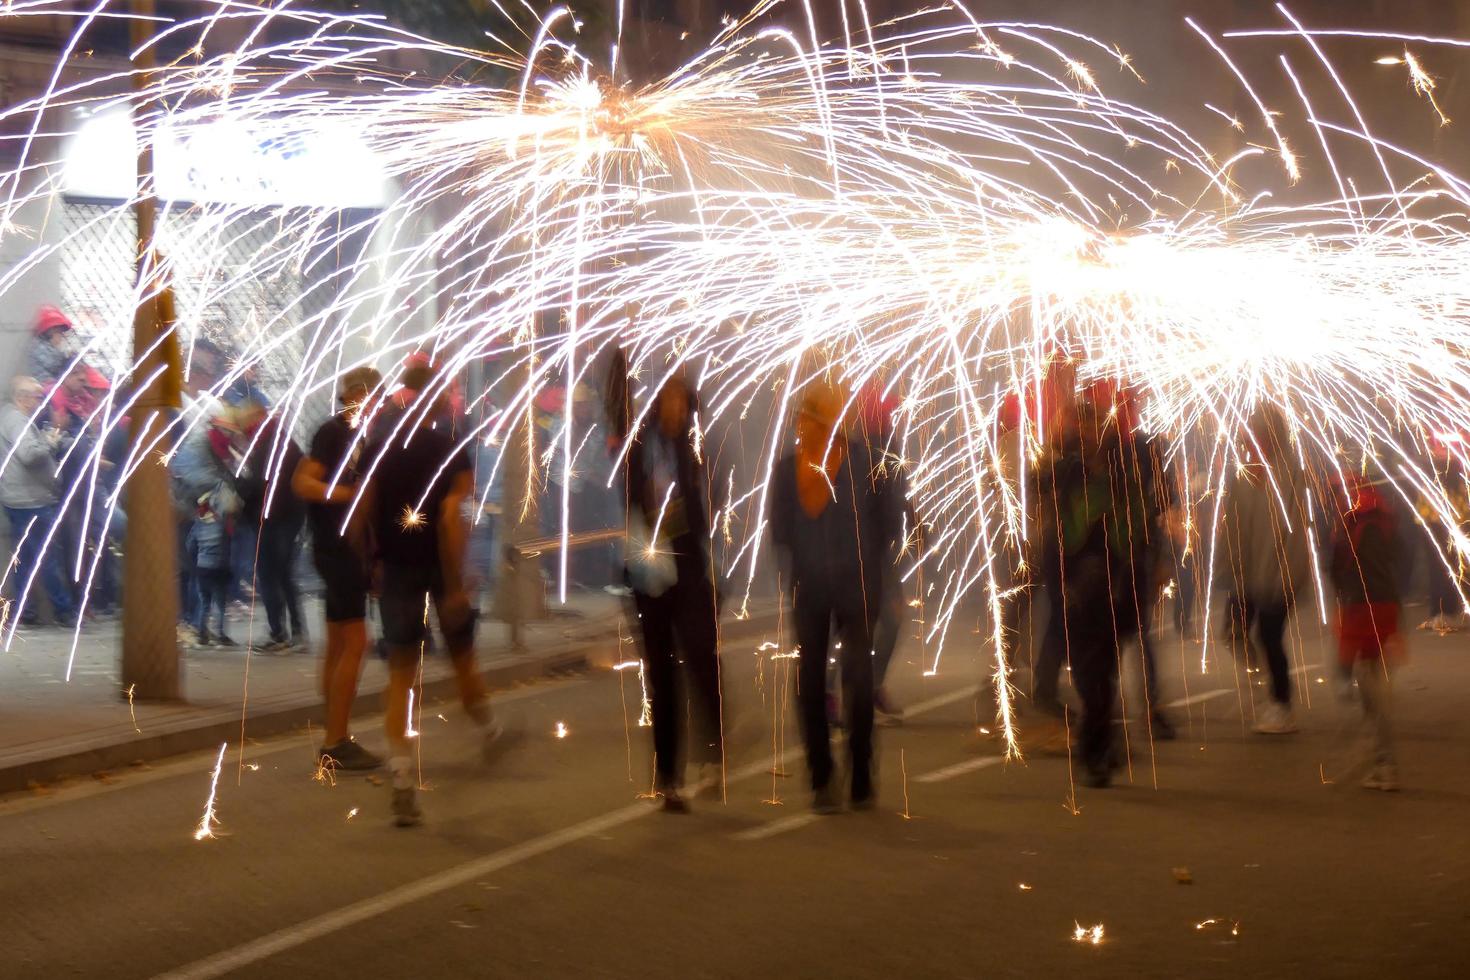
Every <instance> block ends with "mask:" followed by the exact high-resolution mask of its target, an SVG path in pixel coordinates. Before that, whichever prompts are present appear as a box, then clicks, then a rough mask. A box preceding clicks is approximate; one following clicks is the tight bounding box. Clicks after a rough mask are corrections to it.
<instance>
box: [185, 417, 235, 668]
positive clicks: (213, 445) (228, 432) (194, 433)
mask: <svg viewBox="0 0 1470 980" xmlns="http://www.w3.org/2000/svg"><path fill="white" fill-rule="evenodd" d="M191 404H192V406H193V407H194V410H195V411H196V412H197V413H201V414H202V418H203V419H208V420H209V421H208V424H207V425H194V426H192V427H191V428H190V429H189V430H188V431H186V432H185V433H184V435H183V438H182V439H181V440H180V441H179V444H178V446H177V447H176V448H175V450H174V454H173V458H172V460H171V461H170V463H169V481H170V484H171V493H172V496H173V503H174V513H175V517H176V519H177V520H178V525H179V526H178V546H179V552H178V553H179V616H180V620H181V625H180V630H181V637H180V639H181V641H184V640H186V639H187V634H188V632H190V631H192V630H193V628H194V622H195V619H196V615H197V612H198V609H197V606H198V604H199V584H198V582H197V581H196V578H195V574H194V563H193V560H192V559H191V558H190V557H189V550H188V549H187V548H186V547H184V542H185V541H187V540H188V538H189V530H190V528H192V527H193V524H194V514H195V510H196V508H197V507H198V501H199V498H200V497H202V496H204V495H205V494H207V493H213V492H215V491H216V490H217V489H218V490H219V496H218V497H217V498H216V504H217V509H218V510H219V512H220V513H222V514H224V515H225V516H227V517H234V516H236V515H238V514H239V512H240V497H239V493H238V490H237V487H236V480H235V469H236V467H237V466H238V465H239V462H240V459H241V457H240V454H239V452H238V450H237V449H236V448H235V440H236V439H237V438H238V437H239V435H240V427H239V426H238V425H237V424H236V423H235V418H236V415H235V413H234V412H233V411H231V410H229V409H226V408H225V407H224V406H223V405H221V404H220V403H219V402H218V401H217V400H215V399H213V398H212V397H210V396H209V395H207V394H202V395H196V396H193V398H192V400H191ZM220 488H223V489H220Z"/></svg>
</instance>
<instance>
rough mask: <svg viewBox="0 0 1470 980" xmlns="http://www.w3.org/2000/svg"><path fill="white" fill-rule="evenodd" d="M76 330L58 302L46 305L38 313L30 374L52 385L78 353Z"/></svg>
mask: <svg viewBox="0 0 1470 980" xmlns="http://www.w3.org/2000/svg"><path fill="white" fill-rule="evenodd" d="M75 346H76V330H75V329H74V328H73V327H72V324H71V320H69V319H67V316H66V314H65V313H62V312H61V310H60V309H58V308H57V307H55V306H43V307H41V309H40V310H39V311H38V312H37V314H36V325H35V328H34V336H33V337H32V339H31V348H30V353H29V355H28V357H27V370H29V371H30V376H31V377H32V378H34V379H35V380H36V381H37V382H39V383H40V384H41V385H44V386H48V387H49V386H50V385H52V384H54V383H55V382H56V380H57V379H58V378H60V377H61V375H62V374H63V373H64V372H65V371H66V366H67V365H68V364H70V363H71V360H72V358H73V357H74V356H75V350H74V348H75Z"/></svg>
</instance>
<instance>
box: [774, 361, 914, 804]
mask: <svg viewBox="0 0 1470 980" xmlns="http://www.w3.org/2000/svg"><path fill="white" fill-rule="evenodd" d="M844 401H845V398H844V395H843V394H842V392H841V391H840V390H839V389H837V388H836V387H834V386H833V385H832V384H831V383H830V382H821V381H818V382H814V383H812V384H810V385H809V386H808V387H807V388H806V390H805V391H803V392H802V395H801V401H800V404H799V407H798V411H797V417H796V422H795V429H796V445H795V447H794V450H793V452H792V453H791V454H789V455H787V456H786V457H784V458H783V459H782V460H781V461H780V462H779V463H778V464H777V465H776V468H775V470H774V472H773V473H772V477H771V490H770V495H771V538H772V540H773V542H774V543H775V546H776V550H777V553H778V555H779V556H780V558H781V559H782V564H783V572H784V575H783V577H784V578H785V580H786V582H787V583H788V586H787V587H788V589H789V591H790V596H791V608H792V614H793V617H794V619H795V621H796V637H797V645H798V648H799V652H800V665H799V676H798V683H797V688H798V692H797V693H798V697H799V700H800V705H801V719H802V734H803V735H804V737H805V740H806V756H807V766H808V768H809V769H810V774H811V787H812V794H813V799H812V808H813V809H814V810H815V811H816V812H817V813H822V814H827V813H835V812H837V811H838V810H839V809H840V808H841V792H840V789H839V787H838V786H836V785H834V780H833V763H832V747H831V744H830V741H829V723H828V718H827V706H826V683H825V681H826V676H827V657H828V652H829V649H830V641H831V638H832V631H833V627H834V625H835V627H836V631H837V633H838V635H839V636H840V637H841V647H842V650H841V656H840V661H841V666H840V670H841V675H842V702H843V710H844V713H845V716H846V718H845V722H846V731H847V746H848V754H849V767H848V769H849V772H850V774H851V780H852V785H851V787H850V800H851V803H852V806H853V808H854V809H871V808H872V807H873V805H874V802H875V798H874V786H873V681H874V677H873V670H874V668H873V626H874V622H875V619H876V618H877V614H878V610H879V608H880V605H881V602H882V589H883V565H884V562H885V561H886V560H887V559H888V548H889V545H890V543H891V542H892V541H893V540H894V539H895V538H896V537H897V535H898V534H899V533H900V531H899V530H898V529H899V527H900V516H899V515H900V510H899V502H898V499H897V498H898V495H897V494H896V493H894V492H892V491H891V490H890V488H889V487H888V486H887V485H886V478H885V477H884V476H883V475H882V473H881V471H880V470H879V469H878V467H877V466H875V463H874V460H873V458H872V455H871V452H870V450H869V448H868V446H867V445H866V444H865V443H864V442H862V441H855V440H852V439H849V438H848V437H847V435H846V434H845V433H843V432H842V431H841V430H840V429H839V428H838V423H839V421H840V417H841V413H842V409H843V404H844Z"/></svg>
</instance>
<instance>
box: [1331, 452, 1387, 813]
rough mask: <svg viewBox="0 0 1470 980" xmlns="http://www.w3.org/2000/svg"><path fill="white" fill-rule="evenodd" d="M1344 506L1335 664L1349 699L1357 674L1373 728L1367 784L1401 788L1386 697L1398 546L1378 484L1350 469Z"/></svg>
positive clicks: (1336, 545)
mask: <svg viewBox="0 0 1470 980" xmlns="http://www.w3.org/2000/svg"><path fill="white" fill-rule="evenodd" d="M1348 495H1349V500H1348V504H1349V508H1348V510H1347V512H1346V513H1345V514H1343V515H1342V524H1341V526H1340V527H1339V528H1338V529H1337V533H1336V534H1335V535H1334V541H1333V547H1332V584H1333V586H1334V587H1335V589H1336V590H1337V653H1338V667H1339V670H1340V672H1341V678H1342V680H1343V681H1344V684H1343V692H1344V694H1345V695H1346V699H1347V700H1350V699H1351V692H1352V682H1353V681H1354V680H1356V681H1357V691H1358V697H1359V699H1360V700H1361V702H1362V706H1363V718H1364V721H1365V722H1366V723H1367V725H1368V728H1369V731H1370V733H1371V736H1372V757H1371V759H1370V760H1369V763H1370V768H1369V771H1368V774H1367V776H1366V777H1365V778H1364V779H1363V786H1364V787H1365V788H1367V789H1377V790H1385V791H1393V790H1397V789H1398V788H1399V774H1398V759H1397V756H1396V754H1395V752H1394V743H1393V732H1392V715H1393V712H1392V710H1391V702H1392V697H1393V691H1392V682H1393V669H1394V667H1395V666H1396V663H1397V661H1398V660H1399V659H1400V658H1401V655H1402V650H1403V640H1402V637H1401V635H1400V632H1399V618H1400V610H1401V601H1402V600H1401V596H1400V594H1399V580H1400V570H1399V567H1398V566H1399V562H1398V556H1399V547H1400V543H1399V541H1398V534H1397V528H1396V526H1395V521H1394V517H1393V514H1392V513H1390V511H1389V509H1388V507H1387V505H1386V504H1385V503H1384V501H1383V498H1382V496H1380V494H1379V492H1378V489H1377V488H1376V487H1374V486H1373V485H1372V483H1371V482H1369V481H1368V480H1366V479H1363V478H1360V477H1350V478H1349V481H1348Z"/></svg>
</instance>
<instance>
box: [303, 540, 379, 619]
mask: <svg viewBox="0 0 1470 980" xmlns="http://www.w3.org/2000/svg"><path fill="white" fill-rule="evenodd" d="M312 559H313V562H312V563H313V564H314V565H316V571H317V574H318V575H320V576H321V577H322V586H323V591H322V598H323V599H324V600H325V604H326V607H327V622H329V623H355V622H359V621H361V620H364V619H367V597H368V585H369V581H368V568H367V563H366V562H365V561H363V559H362V557H361V556H360V555H359V554H358V553H357V552H356V551H355V550H353V549H352V548H351V547H350V546H348V545H347V544H346V542H344V541H343V540H342V539H341V538H331V539H329V540H321V539H318V540H316V541H314V542H312Z"/></svg>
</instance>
